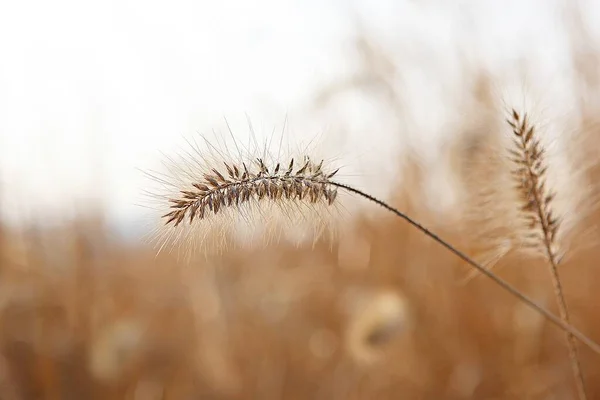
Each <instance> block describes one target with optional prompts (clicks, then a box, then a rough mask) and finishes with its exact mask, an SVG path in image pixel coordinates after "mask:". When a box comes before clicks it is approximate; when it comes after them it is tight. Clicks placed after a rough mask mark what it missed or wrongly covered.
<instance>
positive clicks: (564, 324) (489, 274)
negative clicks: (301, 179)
mask: <svg viewBox="0 0 600 400" xmlns="http://www.w3.org/2000/svg"><path fill="white" fill-rule="evenodd" d="M329 184H330V185H332V186H336V187H339V188H340V189H344V190H346V191H348V192H350V193H354V194H357V195H359V196H361V197H364V198H365V199H367V200H369V201H371V202H373V203H375V204H377V205H379V206H381V207H383V208H385V209H386V210H388V211H390V212H392V213H393V214H395V215H396V216H398V217H400V218H402V219H404V220H405V221H407V222H408V223H409V224H411V225H412V226H414V227H415V228H417V229H419V230H420V231H421V232H423V233H424V234H425V235H427V236H429V237H430V238H432V239H433V240H435V241H436V242H438V243H439V244H441V245H442V246H444V247H445V248H446V249H448V250H449V251H450V252H452V253H454V254H455V255H456V256H458V257H459V258H461V259H462V260H463V261H465V262H466V263H467V264H469V265H470V266H472V267H473V268H475V269H477V270H478V271H479V272H481V273H482V274H483V275H485V276H487V277H488V278H490V279H491V280H493V281H494V282H495V283H496V284H498V285H499V286H500V287H501V288H503V289H504V290H506V291H507V292H509V293H510V294H512V295H513V296H515V297H516V298H518V299H519V300H521V301H522V302H523V303H525V304H526V305H527V306H528V307H530V308H531V309H533V310H535V311H537V312H539V313H540V314H542V315H543V316H544V317H545V318H546V319H547V320H548V321H550V322H552V323H553V324H554V325H556V326H558V327H559V328H560V329H562V330H563V331H565V332H568V333H569V334H570V335H572V336H574V337H576V338H577V339H579V340H580V341H581V342H582V343H583V344H585V345H586V346H588V347H589V348H590V349H592V350H593V351H594V352H596V353H598V354H600V345H598V344H597V343H596V342H594V341H593V340H591V339H590V338H588V337H587V336H586V335H584V334H583V333H581V332H580V331H579V330H577V329H576V328H575V327H573V326H572V325H570V324H569V323H568V322H565V321H564V320H562V319H561V318H559V317H557V316H556V315H554V314H553V313H551V312H550V311H548V310H546V309H545V308H544V307H542V306H540V305H538V304H537V303H536V302H534V301H533V300H532V299H530V298H529V297H528V296H526V295H524V294H523V293H521V292H520V291H519V290H518V289H517V288H515V287H514V286H512V285H511V284H510V283H508V282H506V281H505V280H504V279H502V278H500V277H499V276H497V275H496V274H494V273H493V272H491V271H489V270H488V269H486V268H484V267H483V266H481V265H479V264H478V263H477V262H476V261H474V260H473V259H472V258H470V257H469V256H467V255H466V254H465V253H463V252H461V251H460V250H458V249H457V248H455V247H454V246H453V245H451V244H450V243H448V242H447V241H445V240H444V239H442V238H441V237H439V236H438V235H436V234H435V233H433V232H431V231H430V230H429V229H427V228H426V227H424V226H423V225H421V224H420V223H418V222H417V221H415V220H414V219H412V218H410V217H409V216H408V215H406V214H404V213H402V212H401V211H399V210H397V209H395V208H394V207H392V206H390V205H389V204H387V203H385V202H384V201H382V200H379V199H377V198H376V197H373V196H371V195H370V194H368V193H365V192H363V191H361V190H358V189H355V188H353V187H351V186H348V185H345V184H342V183H337V182H333V181H329Z"/></svg>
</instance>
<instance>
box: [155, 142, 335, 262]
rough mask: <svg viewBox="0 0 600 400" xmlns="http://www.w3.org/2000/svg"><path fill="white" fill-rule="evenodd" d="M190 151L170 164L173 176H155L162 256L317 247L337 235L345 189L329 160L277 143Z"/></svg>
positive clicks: (168, 173)
mask: <svg viewBox="0 0 600 400" xmlns="http://www.w3.org/2000/svg"><path fill="white" fill-rule="evenodd" d="M232 139H233V137H232ZM188 145H189V148H188V149H187V150H185V151H183V152H182V153H181V154H180V157H179V158H178V159H173V158H170V157H166V161H165V162H164V166H165V169H166V172H163V173H160V172H153V173H151V174H149V175H150V177H151V179H153V180H154V181H155V182H156V183H158V184H159V185H160V188H159V189H156V190H155V191H154V192H153V193H150V195H151V196H152V197H154V200H156V201H158V210H159V211H160V218H161V227H160V228H159V229H158V230H157V231H155V233H154V239H155V240H157V241H158V242H159V246H160V248H161V249H163V248H164V247H171V249H169V250H172V247H175V248H177V249H179V250H182V251H183V252H185V253H186V254H187V255H190V253H191V252H194V251H196V250H200V251H202V252H205V253H210V252H214V251H217V252H219V251H223V250H225V249H226V248H227V247H229V246H230V245H232V244H248V243H251V244H252V243H255V242H258V243H259V244H268V243H269V242H271V241H276V240H279V239H280V238H284V239H288V240H291V241H296V242H304V241H312V242H313V243H314V242H315V241H316V240H317V239H319V238H321V237H323V235H324V234H325V233H329V234H330V235H331V237H332V236H333V235H334V233H335V232H334V229H333V228H334V227H333V224H332V222H333V221H334V220H335V219H334V218H332V217H333V216H335V215H337V214H338V213H339V212H340V209H339V201H338V200H339V199H338V196H339V190H338V188H337V187H335V186H332V185H331V184H330V181H331V179H332V178H334V177H337V176H338V172H339V170H340V168H337V167H334V166H332V165H331V163H329V162H327V161H326V160H325V159H324V158H317V157H311V156H309V155H308V153H309V151H306V150H305V151H298V152H293V151H289V150H286V151H284V150H283V149H282V146H283V145H282V144H281V143H280V144H279V147H278V148H275V149H273V148H271V142H268V143H265V145H264V147H262V148H261V146H260V145H258V144H257V142H256V141H255V143H253V144H250V145H248V146H241V144H240V143H239V142H238V141H236V140H235V139H233V143H217V142H216V141H208V140H206V139H204V146H202V147H201V146H200V145H199V144H198V143H196V142H191V141H188ZM232 149H235V150H232ZM283 153H285V154H283Z"/></svg>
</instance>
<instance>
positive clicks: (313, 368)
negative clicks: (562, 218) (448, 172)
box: [0, 42, 600, 400]
mask: <svg viewBox="0 0 600 400" xmlns="http://www.w3.org/2000/svg"><path fill="white" fill-rule="evenodd" d="M361 46H363V50H365V49H367V48H368V46H367V44H366V42H361ZM365 51H366V50H365ZM366 53H368V54H371V53H369V52H368V51H366ZM577 57H578V55H577V54H575V55H574V58H576V59H577ZM577 65H578V66H579V67H580V68H583V67H582V65H584V64H581V63H578V64H577ZM597 70H598V69H597V68H595V69H594V68H590V67H587V68H586V69H585V70H582V71H581V72H580V73H579V75H578V77H580V78H581V80H582V81H585V82H586V83H587V84H586V85H582V86H584V87H585V90H586V96H583V95H582V96H581V97H582V98H584V97H585V98H589V97H590V96H591V95H594V94H595V95H596V96H597V95H598V94H600V88H599V87H597V85H594V82H595V81H594V79H593V74H594V73H595V71H597ZM590 71H591V72H590ZM474 75H475V76H476V78H477V79H475V80H474V81H475V85H474V87H473V88H472V90H471V92H472V94H473V97H475V98H477V99H478V101H479V102H480V103H481V105H480V109H478V110H480V111H482V112H481V113H474V114H477V115H479V116H484V117H485V118H481V120H469V121H465V124H464V126H461V127H459V128H456V135H454V137H456V141H455V143H452V147H451V148H450V150H449V153H450V157H448V158H449V160H450V162H449V163H448V164H449V166H452V167H453V169H452V171H453V173H455V175H456V176H457V180H458V182H459V185H460V187H461V188H462V193H463V195H464V196H463V197H464V200H465V201H464V204H466V211H465V212H464V213H463V214H461V218H459V219H458V220H459V223H456V222H455V220H454V219H452V218H450V217H449V218H448V220H443V219H440V218H439V214H434V213H433V212H432V210H427V209H426V208H425V207H423V206H422V204H423V201H424V199H425V197H426V196H427V194H426V192H425V190H424V188H423V187H422V185H421V182H422V179H420V178H421V177H420V175H419V174H421V173H423V171H422V170H421V169H420V168H419V166H418V165H417V164H416V163H415V164H410V165H409V167H408V168H406V169H405V171H404V172H405V175H406V177H407V179H406V180H405V184H404V185H403V186H402V187H401V188H399V189H398V190H397V191H396V194H395V196H394V198H393V199H391V200H390V203H391V204H393V205H394V206H395V207H397V208H399V209H400V210H402V211H403V212H406V213H407V214H409V215H412V216H415V218H416V219H418V220H420V221H424V222H425V225H427V226H429V227H430V228H432V229H433V230H434V231H435V232H438V233H440V234H441V236H442V237H444V238H446V239H448V240H449V241H450V242H451V243H453V244H454V245H456V247H457V248H459V249H462V250H464V251H465V252H466V253H467V254H470V255H473V256H474V257H476V258H477V259H481V260H482V261H486V260H493V262H491V263H490V268H491V267H492V266H493V267H494V271H495V272H496V273H498V274H499V275H501V276H502V277H503V278H505V279H506V280H507V281H509V282H511V283H513V284H514V285H515V286H516V287H518V288H519V289H520V290H522V291H523V292H524V293H527V294H528V295H529V296H531V297H533V298H535V299H536V301H537V302H539V303H541V304H544V305H545V306H546V307H548V308H549V309H551V310H553V311H554V307H555V304H554V303H555V302H554V299H553V298H552V297H551V295H552V289H553V287H555V285H556V280H555V281H554V282H553V280H552V276H551V275H549V274H548V273H547V271H546V269H547V260H545V259H544V258H543V257H531V254H530V253H528V252H527V251H521V250H523V248H522V247H523V246H522V244H523V240H522V238H523V234H524V233H523V231H522V230H520V229H522V224H521V222H519V221H520V220H519V213H521V212H522V211H525V212H530V211H531V210H532V208H531V206H530V205H529V202H528V203H526V206H527V207H525V210H522V209H521V208H519V207H522V206H523V204H520V205H519V204H518V203H517V202H514V200H515V199H514V198H513V197H514V196H511V195H510V193H508V192H509V190H508V189H507V188H509V187H510V188H513V189H514V184H515V183H516V182H515V181H514V180H511V179H514V177H513V178H509V179H508V180H507V179H506V176H505V174H506V173H508V174H509V175H510V169H507V168H506V167H507V163H503V161H506V160H496V159H495V158H493V157H491V156H490V153H489V147H492V148H494V149H495V150H493V152H492V154H495V153H496V152H497V151H498V150H499V149H498V147H497V145H498V137H499V136H497V135H502V134H508V135H510V127H507V126H501V125H499V124H497V123H496V119H502V117H503V115H502V113H501V112H499V111H498V110H497V108H496V106H495V105H494V104H491V102H490V101H489V100H486V99H489V98H490V96H489V94H490V91H489V86H488V84H487V83H489V82H488V79H487V78H486V76H485V73H483V72H482V73H481V74H479V75H477V74H474ZM370 81H376V82H377V83H378V85H380V86H385V85H386V82H387V80H386V79H384V78H381V77H379V78H377V79H371V80H370ZM486 82H487V83H486ZM388 89H389V88H388ZM590 93H591V94H590ZM385 95H386V98H387V99H388V100H389V101H390V102H391V103H393V105H394V107H396V106H398V105H399V104H401V102H399V101H397V99H398V98H397V97H396V95H397V94H396V93H394V92H393V90H388V91H386V93H385ZM589 104H593V102H585V106H584V105H582V106H581V107H580V109H581V113H582V115H581V118H580V121H579V122H578V125H577V127H576V130H577V131H579V132H580V133H581V135H580V136H579V139H580V140H579V141H578V142H577V146H576V148H575V149H574V151H575V152H577V154H578V155H579V157H580V158H579V159H580V160H583V161H585V163H582V165H583V167H582V169H581V170H577V171H575V172H573V176H575V174H577V182H579V183H578V184H577V185H574V187H575V188H576V190H580V192H578V193H575V192H573V191H572V190H571V189H569V191H568V193H564V191H563V192H560V193H559V194H560V195H563V196H574V197H577V196H579V195H580V194H581V193H585V198H586V199H587V201H589V202H590V203H594V201H595V200H596V199H597V195H598V192H597V187H596V186H594V185H592V184H595V183H596V182H598V180H599V179H600V168H599V167H600V165H599V164H598V162H597V160H598V154H597V153H596V152H597V149H599V148H600V147H599V146H600V136H599V134H600V131H598V128H597V127H598V126H599V125H598V122H599V121H597V115H598V110H596V109H595V108H593V107H591V106H588V105H589ZM490 115H491V117H490ZM488 117H489V119H488ZM519 121H521V120H520V119H519ZM518 123H519V122H516V123H515V126H517V125H518ZM507 131H509V132H508V133H507ZM473 132H474V133H473ZM500 142H501V140H500ZM488 145H489V147H488ZM582 155H583V156H582ZM571 157H572V158H573V157H574V156H573V155H571ZM490 160H492V162H490ZM507 160H508V159H507ZM494 161H498V162H494ZM548 162H549V163H550V167H551V166H552V161H548ZM508 164H509V163H508ZM278 172H279V171H278ZM538 172H540V171H538ZM234 177H237V173H235V171H233V177H231V176H230V179H233V178H234ZM207 179H208V178H207ZM211 179H216V178H214V177H211ZM219 179H221V180H223V181H224V180H225V179H226V178H225V177H224V176H223V177H222V178H219ZM236 179H237V178H236ZM209 183H210V181H209ZM216 183H217V184H218V183H219V182H216ZM530 183H531V182H530ZM211 184H212V183H211ZM212 185H213V186H217V185H215V184H212ZM506 185H509V186H506ZM510 185H512V186H510ZM590 187H591V188H592V189H589V188H590ZM269 188H270V189H271V190H268V189H267V188H265V190H266V192H265V193H264V194H263V195H265V196H266V195H268V196H281V195H282V194H284V192H283V187H282V186H276V187H275V191H273V190H272V189H273V187H271V186H269ZM197 189H198V190H200V191H203V193H204V192H206V191H205V189H204V187H201V188H197ZM280 189H281V191H280ZM289 190H291V189H289ZM549 190H556V191H557V192H558V191H560V190H561V188H560V187H559V188H552V189H549ZM259 192H260V193H259ZM261 193H262V189H260V188H259V187H258V186H256V188H255V191H254V192H253V194H254V195H255V196H260V195H261ZM318 193H322V192H321V191H319V192H318ZM323 193H324V192H323ZM327 193H329V194H328V195H327V196H329V198H331V193H330V192H327ZM315 194H317V193H316V192H315ZM528 195H529V194H528ZM190 196H191V194H190ZM229 198H230V197H228V196H223V197H219V204H220V203H222V202H223V201H228V200H227V199H229ZM329 198H327V197H325V199H327V200H329ZM540 199H542V200H543V202H549V201H550V200H552V199H550V198H549V197H548V196H544V197H543V198H540ZM539 202H540V203H541V202H542V201H539ZM577 204H579V203H577ZM538 206H540V204H538ZM541 207H542V209H543V210H545V209H546V208H547V207H545V206H541ZM557 207H558V206H557ZM209 208H210V207H209ZM216 210H217V211H218V208H217V209H216ZM212 211H213V212H215V207H214V204H213V206H212ZM579 211H581V212H583V213H585V218H577V219H576V220H577V221H576V222H577V223H576V224H573V229H570V230H568V232H567V230H566V229H565V237H564V238H562V237H561V238H560V239H561V240H565V241H567V242H568V243H569V244H570V246H569V251H568V252H566V253H565V256H564V258H562V260H561V262H560V264H558V263H554V264H558V265H554V267H556V268H557V269H559V270H560V283H561V285H562V293H563V294H564V297H565V299H566V301H567V302H568V304H569V317H570V318H569V319H570V322H571V323H572V324H573V325H574V326H576V327H577V328H578V329H579V330H581V331H582V332H584V333H585V334H586V335H588V336H589V337H590V338H592V339H594V340H595V341H600V320H599V319H598V318H596V315H597V310H596V305H597V304H600V291H598V290H597V288H596V286H595V282H597V281H599V280H600V270H599V269H598V266H597V260H598V258H599V257H600V246H599V245H598V241H597V240H598V237H597V236H596V232H595V227H596V226H597V224H598V223H600V211H598V210H597V209H596V208H593V207H587V208H582V209H578V210H577V212H579ZM196 212H197V211H196ZM190 215H191V214H188V218H190ZM173 216H175V214H173ZM185 216H186V213H185V212H180V213H179V214H177V215H176V219H175V221H177V220H179V221H183V218H184V217H185ZM194 216H196V215H195V214H194V215H192V217H194ZM353 217H354V220H353V221H352V223H353V226H352V228H348V229H347V230H345V231H344V232H342V234H341V235H340V237H339V239H337V240H336V241H335V242H334V244H333V246H331V245H330V244H329V243H327V244H325V243H323V242H318V243H317V244H316V245H315V246H314V247H312V246H306V247H296V246H291V245H286V244H273V245H269V246H268V247H267V248H263V247H260V248H256V249H245V250H238V251H228V252H225V253H224V254H221V255H218V256H216V255H214V256H208V257H204V256H201V255H198V256H197V258H194V259H191V260H188V259H186V260H185V261H184V260H180V259H177V258H175V257H171V256H170V255H169V254H166V252H162V253H161V254H160V255H159V256H156V255H155V253H156V251H155V249H152V248H149V247H139V246H132V245H127V244H124V243H119V242H117V243H115V242H112V241H111V236H110V233H109V232H108V231H107V230H106V229H105V227H104V226H103V225H102V223H101V222H98V221H94V222H92V223H84V222H85V220H84V219H82V220H81V221H79V222H78V223H77V224H73V225H69V226H66V227H64V228H61V229H57V230H49V229H46V230H34V229H31V230H26V229H24V230H23V231H19V232H15V231H10V230H8V229H4V230H0V399H7V400H9V399H40V398H43V399H65V398H73V399H124V398H127V399H196V398H202V399H205V398H206V399H247V398H260V399H282V398H284V399H387V398H389V399H397V398H404V399H466V398H474V399H513V398H515V399H521V398H528V399H550V398H557V399H562V398H572V397H573V393H575V392H574V387H573V380H572V377H571V374H570V371H569V369H570V367H571V364H570V362H569V357H568V355H569V354H568V349H567V347H565V346H564V343H563V340H562V333H561V332H560V331H558V330H557V329H555V327H553V326H551V325H550V324H548V323H547V322H546V320H545V319H544V318H543V317H542V316H541V315H539V314H538V313H536V312H534V311H533V310H531V309H530V308H528V307H525V306H524V305H523V303H521V302H519V301H518V300H517V299H515V298H514V297H512V296H510V295H509V294H507V293H506V292H505V291H503V290H501V289H500V288H499V287H497V286H496V285H495V284H494V282H491V281H489V280H486V279H483V278H482V277H479V276H475V275H471V279H469V281H468V284H463V283H464V277H465V276H467V275H468V274H470V273H471V269H470V268H469V267H468V266H467V265H465V263H464V262H462V261H461V260H460V259H458V258H457V257H455V256H454V255H453V254H451V253H449V252H448V251H447V250H446V249H444V248H443V247H441V246H439V245H438V244H436V243H435V242H433V241H431V239H430V238H428V237H426V236H424V235H423V234H422V233H421V232H419V231H417V230H415V229H414V228H413V227H411V226H410V225H408V224H406V223H405V222H404V221H402V220H399V219H396V218H394V217H393V216H387V215H385V214H381V215H379V216H378V217H377V218H367V217H365V216H361V215H356V216H353ZM539 218H541V219H542V220H543V221H545V224H546V226H545V227H543V229H544V231H543V237H542V238H541V239H542V240H544V239H552V240H555V239H556V240H558V238H557V237H556V234H557V231H556V229H554V225H555V224H554V221H555V216H552V217H550V216H549V215H546V216H541V217H539ZM561 229H562V226H561ZM525 235H527V234H526V233H525ZM552 240H550V241H552ZM588 243H591V245H588ZM500 244H506V248H505V249H504V248H502V249H501V248H500ZM545 247H546V248H548V247H551V246H549V245H547V246H545ZM525 250H527V249H525ZM548 252H549V253H552V254H554V256H556V254H555V253H554V252H555V250H554V249H552V250H548ZM490 254H492V256H490ZM549 256H550V255H549ZM550 257H552V256H550ZM554 276H555V277H556V275H554ZM553 283H554V286H553ZM558 311H559V312H562V311H561V310H560V309H559V310H558ZM578 359H579V363H580V364H581V371H582V373H583V376H584V378H585V380H586V388H585V390H586V393H587V397H588V398H591V399H593V398H600V379H598V375H599V374H600V356H599V355H598V354H595V353H593V352H592V351H591V350H589V349H588V348H585V347H581V348H580V349H579V354H578Z"/></svg>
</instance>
